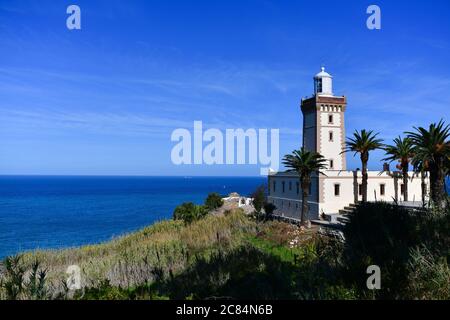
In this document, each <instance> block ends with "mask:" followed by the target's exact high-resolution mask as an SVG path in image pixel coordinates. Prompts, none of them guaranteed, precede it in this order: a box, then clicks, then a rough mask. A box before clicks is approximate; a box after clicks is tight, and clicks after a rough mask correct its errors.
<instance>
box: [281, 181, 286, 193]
mask: <svg viewBox="0 0 450 320" xmlns="http://www.w3.org/2000/svg"><path fill="white" fill-rule="evenodd" d="M281 185H282V188H283V193H284V191H285V190H284V187H285V185H286V183H285V182H284V181H283V182H282V183H281Z"/></svg>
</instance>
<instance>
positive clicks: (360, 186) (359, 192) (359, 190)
mask: <svg viewBox="0 0 450 320" xmlns="http://www.w3.org/2000/svg"><path fill="white" fill-rule="evenodd" d="M358 194H359V195H360V196H362V184H359V185H358Z"/></svg>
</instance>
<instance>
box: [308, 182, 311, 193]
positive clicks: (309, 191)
mask: <svg viewBox="0 0 450 320" xmlns="http://www.w3.org/2000/svg"><path fill="white" fill-rule="evenodd" d="M308 194H311V184H309V188H308Z"/></svg>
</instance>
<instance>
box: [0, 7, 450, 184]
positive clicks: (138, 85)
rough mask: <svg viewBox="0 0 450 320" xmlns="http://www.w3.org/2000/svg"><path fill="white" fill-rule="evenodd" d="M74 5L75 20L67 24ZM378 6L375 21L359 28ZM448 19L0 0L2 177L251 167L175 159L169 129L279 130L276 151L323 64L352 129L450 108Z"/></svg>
mask: <svg viewBox="0 0 450 320" xmlns="http://www.w3.org/2000/svg"><path fill="white" fill-rule="evenodd" d="M71 4H75V5H78V6H79V7H80V9H81V30H69V29H68V28H67V27H66V19H67V18H68V16H69V15H68V14H67V13H66V9H67V7H68V6H69V5H71ZM371 4H376V5H378V6H379V7H380V8H381V30H369V29H368V28H367V27H366V20H367V18H368V16H369V15H368V14H367V13H366V9H367V7H368V6H369V5H371ZM449 16H450V2H449V1H448V0H440V1H424V0H422V1H414V2H411V1H402V0H400V1H379V0H375V1H373V2H368V1H345V5H343V2H338V1H331V0H322V1H293V0H290V1H287V0H285V1H283V0H277V1H264V0H259V1H256V0H240V1H232V0H230V1H224V0H221V1H218V0H209V1H203V0H197V1H186V0H184V1H174V0H160V1H159V0H158V1H157V0H152V1H148V0H146V1H144V0H129V1H120V0H108V1H106V0H96V1H85V0H72V1H62V0H40V1H29V0H21V1H12V0H0V139H1V142H0V174H24V175H27V174H38V175H181V176H196V175H209V176H218V175H220V176H247V175H249V176H255V175H258V174H259V172H260V166H259V165H212V166H211V165H205V164H203V165H181V166H177V165H174V164H173V163H172V161H171V150H172V148H173V147H174V145H175V144H176V143H175V142H172V141H171V134H172V132H173V131H174V130H176V129H178V128H186V129H188V130H190V131H193V123H194V121H202V122H203V126H204V128H205V130H206V129H208V128H217V129H219V130H223V131H224V130H225V129H227V128H231V129H237V128H242V129H244V130H245V129H249V128H255V129H259V128H267V129H271V128H278V129H279V130H280V157H282V156H283V155H284V154H286V153H289V152H291V151H292V150H294V149H298V148H300V146H301V141H302V137H301V135H302V130H301V127H302V116H301V112H300V108H299V104H300V100H301V98H302V97H305V96H310V95H312V93H313V80H312V78H313V76H314V75H315V74H316V73H317V72H318V71H320V67H321V65H324V66H325V67H326V70H327V71H328V72H330V73H331V74H332V75H333V77H334V83H333V85H334V92H335V94H336V95H345V96H347V99H348V106H347V111H346V129H347V136H349V135H350V134H351V132H352V131H354V130H356V129H358V130H359V129H371V130H375V131H377V132H380V137H382V138H383V139H385V140H386V142H388V143H389V142H390V141H391V140H392V139H393V138H394V137H396V136H398V135H399V134H402V133H403V132H404V131H406V130H410V129H412V127H413V126H428V125H429V124H430V123H431V122H437V121H439V120H440V119H441V118H442V119H444V120H446V121H447V122H448V120H449V114H450V112H449V110H450V108H449V106H450V94H449V89H450V74H449V71H450V59H449V57H450V43H449V39H450V37H449V35H450V19H449ZM381 158H383V154H382V153H381V152H375V153H373V154H371V159H370V162H369V168H370V169H373V170H378V169H381V163H380V160H381ZM347 162H348V168H349V169H354V168H356V167H360V163H359V159H358V158H357V157H356V158H354V157H353V155H351V154H349V155H348V156H347Z"/></svg>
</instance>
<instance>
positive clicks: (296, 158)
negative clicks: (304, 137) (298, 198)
mask: <svg viewBox="0 0 450 320" xmlns="http://www.w3.org/2000/svg"><path fill="white" fill-rule="evenodd" d="M283 164H284V165H285V166H286V167H287V168H290V169H288V170H287V171H288V172H297V173H298V175H299V177H300V185H301V187H302V215H301V220H300V222H301V224H302V225H305V223H306V221H307V214H308V213H309V205H308V196H309V188H310V186H311V175H312V173H314V172H317V174H324V173H323V172H322V171H321V170H322V169H326V168H327V165H326V159H325V158H324V157H323V156H322V155H321V154H319V153H317V152H314V151H307V150H306V149H305V148H301V149H300V150H294V151H293V152H292V154H288V155H285V156H284V158H283Z"/></svg>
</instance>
